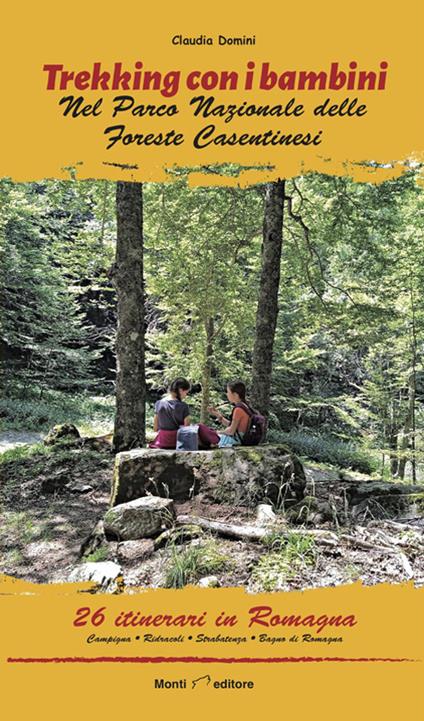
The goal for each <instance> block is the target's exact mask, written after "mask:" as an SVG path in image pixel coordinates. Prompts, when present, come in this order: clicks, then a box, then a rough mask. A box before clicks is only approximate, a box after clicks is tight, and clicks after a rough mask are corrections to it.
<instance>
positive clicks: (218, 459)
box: [112, 445, 306, 507]
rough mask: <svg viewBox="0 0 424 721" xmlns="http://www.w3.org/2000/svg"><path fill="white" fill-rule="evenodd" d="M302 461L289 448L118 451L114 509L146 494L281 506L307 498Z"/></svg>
mask: <svg viewBox="0 0 424 721" xmlns="http://www.w3.org/2000/svg"><path fill="white" fill-rule="evenodd" d="M305 485H306V480H305V474H304V472H303V467H302V464H301V463H300V461H299V460H298V459H297V458H296V456H293V455H291V454H290V453H289V451H288V450H287V449H286V448H285V447H284V446H270V445H269V446H268V445H264V446H253V447H245V446H241V447H238V448H226V449H215V450H213V451H190V452H184V451H163V450H157V449H150V448H140V449H134V450H132V451H125V452H123V453H118V454H117V456H116V461H115V474H114V482H113V490H112V505H113V504H119V503H124V502H126V501H129V500H131V499H133V498H140V497H142V496H145V495H146V493H147V492H149V493H152V494H154V495H157V496H162V497H166V498H173V499H175V500H188V499H190V498H192V497H193V495H194V494H195V493H201V494H202V496H203V497H204V498H205V500H206V501H209V502H212V503H220V502H225V503H232V504H239V505H245V506H250V507H254V506H256V505H257V504H258V502H261V501H264V500H268V501H270V502H271V503H273V504H274V505H275V506H276V507H280V506H283V505H287V504H288V505H290V503H293V502H296V501H299V500H301V499H302V498H303V495H304V488H305Z"/></svg>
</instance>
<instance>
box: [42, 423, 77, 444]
mask: <svg viewBox="0 0 424 721" xmlns="http://www.w3.org/2000/svg"><path fill="white" fill-rule="evenodd" d="M79 438H80V434H79V430H78V428H76V427H75V426H74V425H73V424H72V423H61V424H60V425H58V426H53V428H51V429H50V430H49V432H48V434H47V435H46V437H45V438H44V445H46V446H52V445H53V444H54V443H57V442H58V441H59V440H60V441H75V440H77V439H79Z"/></svg>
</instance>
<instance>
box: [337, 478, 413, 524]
mask: <svg viewBox="0 0 424 721" xmlns="http://www.w3.org/2000/svg"><path fill="white" fill-rule="evenodd" d="M346 494H347V498H348V501H349V505H350V506H351V507H352V516H353V517H354V518H355V519H359V518H362V519H365V518H369V517H370V518H390V517H396V516H398V515H399V514H401V515H408V514H409V513H410V512H411V511H412V513H413V515H417V516H419V515H422V514H423V513H424V492H423V487H422V486H412V485H408V484H406V483H394V482H390V481H368V482H366V483H357V484H352V485H351V486H350V487H349V488H348V489H347V491H346Z"/></svg>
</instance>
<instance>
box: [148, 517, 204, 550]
mask: <svg viewBox="0 0 424 721" xmlns="http://www.w3.org/2000/svg"><path fill="white" fill-rule="evenodd" d="M202 535H203V530H202V529H201V528H200V526H196V525H195V524H194V523H190V524H187V525H185V526H181V528H169V529H168V530H166V531H164V532H163V533H161V534H160V536H158V537H157V538H155V541H154V545H155V550H157V549H158V548H162V547H163V546H166V545H167V544H168V543H186V542H187V541H192V540H193V538H199V537H200V536H202Z"/></svg>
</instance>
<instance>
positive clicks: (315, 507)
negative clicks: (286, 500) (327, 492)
mask: <svg viewBox="0 0 424 721" xmlns="http://www.w3.org/2000/svg"><path fill="white" fill-rule="evenodd" d="M287 520H288V521H289V522H290V523H307V524H312V525H318V524H320V523H324V522H325V521H331V520H334V512H333V510H332V508H331V505H330V503H329V502H328V501H324V500H321V499H318V498H315V496H305V498H303V500H302V501H300V502H299V503H296V505H294V506H292V508H290V509H289V510H288V512H287Z"/></svg>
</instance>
